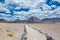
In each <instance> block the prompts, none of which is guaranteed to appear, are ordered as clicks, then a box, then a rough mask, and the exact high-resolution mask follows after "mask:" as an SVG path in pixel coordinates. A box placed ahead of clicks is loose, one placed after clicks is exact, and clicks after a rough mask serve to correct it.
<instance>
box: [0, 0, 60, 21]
mask: <svg viewBox="0 0 60 40" xmlns="http://www.w3.org/2000/svg"><path fill="white" fill-rule="evenodd" d="M9 3H15V4H18V6H17V7H16V8H15V9H16V10H17V9H20V8H30V10H29V11H28V12H25V11H14V13H13V14H14V15H13V16H11V15H10V14H8V13H11V12H10V11H9V9H7V8H6V7H4V6H7V5H8V4H9ZM4 6H3V5H2V4H0V11H3V12H4V11H5V12H6V13H7V14H5V13H4V14H0V18H2V17H3V19H5V20H6V21H14V20H16V19H19V20H27V19H28V18H30V17H32V16H35V17H37V18H39V19H41V20H42V19H44V18H60V7H58V8H57V9H55V10H53V11H51V9H52V8H51V7H54V8H56V7H57V6H56V5H52V6H49V5H47V4H45V0H26V1H25V0H5V5H4ZM37 6H39V7H41V8H42V9H43V11H42V10H41V9H39V8H38V7H37Z"/></svg>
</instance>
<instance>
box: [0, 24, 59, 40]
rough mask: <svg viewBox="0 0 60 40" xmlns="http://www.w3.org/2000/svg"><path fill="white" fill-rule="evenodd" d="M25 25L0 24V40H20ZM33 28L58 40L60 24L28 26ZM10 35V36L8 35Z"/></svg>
mask: <svg viewBox="0 0 60 40" xmlns="http://www.w3.org/2000/svg"><path fill="white" fill-rule="evenodd" d="M24 25H25V24H17V23H15V24H14V23H0V40H20V39H21V36H22V34H23V32H24V28H23V27H24ZM28 25H30V26H32V27H34V28H37V29H39V30H41V31H42V32H43V33H48V35H50V36H52V37H53V38H54V39H55V40H60V24H28ZM7 30H8V31H7ZM9 33H10V34H12V36H11V35H9Z"/></svg>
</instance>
